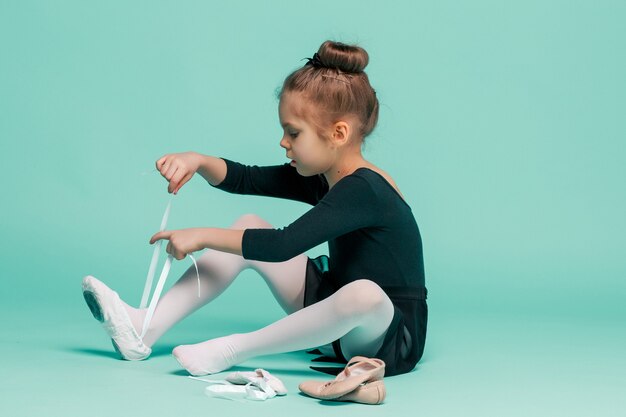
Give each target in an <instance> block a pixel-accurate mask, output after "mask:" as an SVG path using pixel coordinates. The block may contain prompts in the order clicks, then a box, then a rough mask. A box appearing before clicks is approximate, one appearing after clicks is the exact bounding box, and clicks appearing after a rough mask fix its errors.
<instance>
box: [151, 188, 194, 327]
mask: <svg viewBox="0 0 626 417" xmlns="http://www.w3.org/2000/svg"><path fill="white" fill-rule="evenodd" d="M173 199H174V194H172V197H171V198H170V200H169V201H168V203H167V207H166V208H165V213H163V218H162V219H161V227H160V228H159V231H160V232H162V231H163V230H165V227H166V226H167V219H168V217H169V215H170V207H171V206H172V200H173ZM162 243H163V240H159V241H158V242H156V245H155V247H154V251H153V252H152V260H151V261H150V267H149V268H148V276H147V277H146V284H145V285H144V288H143V295H142V296H141V303H140V304H139V308H146V305H148V296H149V295H150V290H151V289H152V281H153V280H154V273H155V271H156V264H157V260H158V259H159V254H160V252H161V244H162ZM187 256H189V257H190V258H191V260H192V261H193V264H194V266H195V267H196V275H197V277H198V298H200V272H199V271H198V263H197V262H196V259H195V258H194V257H193V255H192V254H190V253H188V254H187ZM173 260H174V257H173V256H172V255H169V256H168V257H167V259H166V261H165V265H163V269H162V270H161V275H160V276H159V280H158V281H157V285H156V288H155V289H154V293H153V294H152V299H151V300H150V306H149V307H148V311H147V313H146V317H145V319H144V322H143V327H142V329H141V337H142V338H143V337H144V336H145V335H146V332H147V331H148V326H150V321H151V320H152V316H153V315H154V310H155V309H156V306H157V303H158V302H159V298H160V297H161V292H162V291H163V286H164V285H165V281H166V280H167V276H168V275H169V273H170V267H171V266H172V262H173Z"/></svg>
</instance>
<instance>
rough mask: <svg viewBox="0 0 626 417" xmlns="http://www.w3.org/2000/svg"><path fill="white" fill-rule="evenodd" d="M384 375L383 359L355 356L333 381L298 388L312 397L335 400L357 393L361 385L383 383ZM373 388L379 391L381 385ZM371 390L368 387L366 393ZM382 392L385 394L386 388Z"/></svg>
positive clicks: (313, 383) (313, 382) (307, 384)
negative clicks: (353, 392)
mask: <svg viewBox="0 0 626 417" xmlns="http://www.w3.org/2000/svg"><path fill="white" fill-rule="evenodd" d="M384 375H385V362H384V361H382V360H381V359H378V358H367V357H365V356H355V357H353V358H352V359H350V361H349V362H348V364H347V365H346V367H345V368H344V370H343V371H341V372H340V373H339V374H338V375H337V377H336V378H335V379H334V380H333V381H329V382H323V381H304V382H302V383H301V384H300V385H299V386H298V388H299V389H300V391H302V392H303V393H305V394H307V395H309V396H311V397H315V398H319V399H322V400H334V399H338V398H340V397H342V396H344V395H346V394H348V393H350V392H352V391H355V390H356V389H357V388H359V386H361V384H367V383H372V382H375V381H382V379H383V377H384ZM363 387H365V386H363ZM372 387H374V388H375V389H377V390H378V389H380V384H376V385H373V386H372ZM371 389H372V388H371V387H368V388H367V390H366V391H368V392H369V390H371ZM377 392H378V391H377ZM382 392H384V386H383V387H382Z"/></svg>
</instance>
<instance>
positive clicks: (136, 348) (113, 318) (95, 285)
mask: <svg viewBox="0 0 626 417" xmlns="http://www.w3.org/2000/svg"><path fill="white" fill-rule="evenodd" d="M82 289H83V297H84V298H85V301H86V302H87V306H89V310H91V314H93V316H94V318H95V319H96V320H98V321H99V322H100V323H102V327H103V328H104V330H105V331H106V332H107V334H108V335H109V337H110V338H111V342H112V343H113V347H114V348H115V350H116V351H117V353H119V355H120V356H121V357H122V359H126V360H129V361H140V360H143V359H146V358H147V357H148V356H150V354H151V353H152V349H150V348H149V347H147V346H146V345H145V344H144V343H143V341H142V340H141V337H139V335H138V334H137V331H136V330H135V328H134V326H133V324H132V322H131V320H130V317H129V316H128V312H127V311H126V309H125V308H124V305H123V304H122V301H121V300H120V297H119V295H118V294H117V292H115V291H113V290H112V289H110V288H109V287H107V286H106V285H104V283H102V282H101V281H99V280H98V279H96V278H95V277H93V276H91V275H87V276H86V277H85V278H83V283H82Z"/></svg>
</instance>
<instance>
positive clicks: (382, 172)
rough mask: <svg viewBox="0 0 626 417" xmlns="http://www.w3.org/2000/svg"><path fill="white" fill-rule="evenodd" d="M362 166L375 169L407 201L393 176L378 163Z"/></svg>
mask: <svg viewBox="0 0 626 417" xmlns="http://www.w3.org/2000/svg"><path fill="white" fill-rule="evenodd" d="M360 168H367V169H369V170H372V171H374V172H375V173H377V174H378V175H380V176H381V177H382V178H383V179H384V180H385V181H387V183H388V184H389V185H390V186H391V187H392V188H393V189H394V190H396V192H397V193H398V195H399V196H400V197H401V198H402V199H403V200H404V201H406V199H405V198H404V196H403V195H402V193H401V192H400V189H399V188H398V185H397V184H396V182H395V181H394V180H393V178H391V175H389V174H388V173H387V172H385V171H383V170H382V169H380V168H378V167H377V166H376V165H372V164H368V165H364V166H362V167H360Z"/></svg>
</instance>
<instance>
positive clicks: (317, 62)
mask: <svg viewBox="0 0 626 417" xmlns="http://www.w3.org/2000/svg"><path fill="white" fill-rule="evenodd" d="M304 59H307V60H308V61H307V62H306V64H304V65H313V67H315V68H321V67H325V66H326V65H324V63H323V62H322V60H321V59H320V54H318V53H317V52H316V53H315V54H313V58H304Z"/></svg>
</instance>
